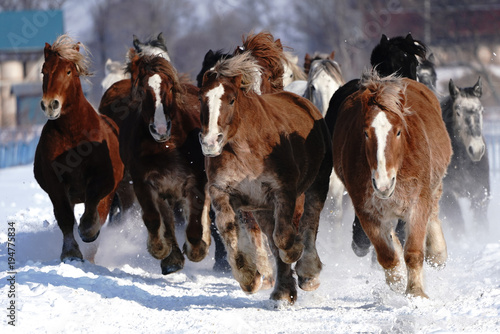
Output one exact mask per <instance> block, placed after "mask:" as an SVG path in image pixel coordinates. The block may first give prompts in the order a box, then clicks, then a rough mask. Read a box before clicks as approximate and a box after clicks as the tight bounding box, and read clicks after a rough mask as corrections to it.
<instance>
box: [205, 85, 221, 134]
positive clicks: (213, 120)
mask: <svg viewBox="0 0 500 334" xmlns="http://www.w3.org/2000/svg"><path fill="white" fill-rule="evenodd" d="M222 95H224V86H222V84H219V85H218V86H217V87H215V88H212V89H211V90H209V91H208V92H207V94H206V96H207V98H208V114H209V117H208V133H207V135H206V136H205V139H206V141H207V142H209V143H210V142H216V141H217V136H218V135H219V126H218V125H217V121H218V120H219V115H220V107H221V105H222V101H221V98H222Z"/></svg>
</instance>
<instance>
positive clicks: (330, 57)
mask: <svg viewBox="0 0 500 334" xmlns="http://www.w3.org/2000/svg"><path fill="white" fill-rule="evenodd" d="M328 59H330V60H334V59H335V51H332V53H330V56H329V57H328Z"/></svg>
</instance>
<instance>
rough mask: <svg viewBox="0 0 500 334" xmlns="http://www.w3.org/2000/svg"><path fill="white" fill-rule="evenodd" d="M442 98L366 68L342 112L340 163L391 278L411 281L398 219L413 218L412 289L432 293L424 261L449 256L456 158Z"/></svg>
mask: <svg viewBox="0 0 500 334" xmlns="http://www.w3.org/2000/svg"><path fill="white" fill-rule="evenodd" d="M451 153H452V150H451V143H450V139H449V137H448V133H447V132H446V127H445V125H444V122H443V120H442V118H441V110H440V106H439V102H438V100H437V98H436V96H435V95H434V93H433V92H432V91H430V90H429V89H428V88H427V87H426V86H425V85H423V84H421V83H418V82H416V81H413V80H409V79H406V78H398V77H396V76H388V77H384V78H381V77H379V75H378V73H377V72H375V71H371V72H366V73H364V75H363V77H362V79H361V80H360V82H359V89H358V91H357V92H355V93H354V94H352V95H350V96H349V97H348V98H347V99H346V101H345V102H344V103H343V104H342V106H341V107H340V109H339V111H338V117H337V122H336V124H335V131H334V134H333V157H334V159H333V160H334V168H335V171H336V172H337V175H338V176H339V177H340V179H341V180H342V182H343V183H344V185H345V187H346V189H347V191H348V193H349V195H350V197H351V200H352V203H353V205H354V210H355V212H356V215H357V217H358V218H359V220H360V222H361V226H362V227H363V230H364V231H365V232H366V234H367V235H368V237H369V239H370V241H371V242H372V243H373V245H374V247H375V251H376V253H377V259H378V262H379V263H380V264H381V265H382V267H383V268H384V270H385V275H386V281H387V283H388V284H389V285H390V286H391V287H394V288H399V285H400V284H402V282H403V278H404V272H401V271H402V270H403V266H402V264H401V263H400V258H401V255H402V254H401V253H402V249H401V244H400V243H399V240H398V239H397V238H396V237H395V234H394V226H393V224H394V223H395V220H396V219H402V220H404V221H405V222H407V223H406V241H405V245H404V261H405V263H406V269H407V278H408V284H407V287H406V293H407V294H409V295H413V296H421V297H427V295H426V294H425V292H424V288H423V273H422V266H423V261H424V257H425V259H426V261H427V262H429V263H431V264H435V265H443V264H444V263H445V261H446V258H447V251H446V242H445V240H444V236H443V232H442V228H441V222H440V220H439V199H440V197H441V193H442V189H443V183H442V178H443V176H444V175H445V173H446V168H447V167H448V164H449V162H450V157H451Z"/></svg>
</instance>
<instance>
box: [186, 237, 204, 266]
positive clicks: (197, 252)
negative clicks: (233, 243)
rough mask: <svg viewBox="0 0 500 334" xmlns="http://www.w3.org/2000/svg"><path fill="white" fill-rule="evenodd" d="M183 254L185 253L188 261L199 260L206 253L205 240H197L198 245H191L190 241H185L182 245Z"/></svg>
mask: <svg viewBox="0 0 500 334" xmlns="http://www.w3.org/2000/svg"><path fill="white" fill-rule="evenodd" d="M182 250H183V252H184V254H186V256H187V258H188V259H189V261H192V262H200V261H201V260H203V259H204V258H205V256H207V254H208V245H207V244H206V243H205V241H203V240H202V241H200V242H198V245H196V246H193V244H191V243H190V242H188V241H186V242H185V243H184V245H183V246H182Z"/></svg>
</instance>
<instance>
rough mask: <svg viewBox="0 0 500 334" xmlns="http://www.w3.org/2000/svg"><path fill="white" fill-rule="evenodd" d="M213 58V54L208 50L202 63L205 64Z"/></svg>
mask: <svg viewBox="0 0 500 334" xmlns="http://www.w3.org/2000/svg"><path fill="white" fill-rule="evenodd" d="M213 56H214V52H213V51H212V49H210V50H208V52H207V53H205V58H204V59H203V61H204V62H207V61H209V60H210V58H212V57H213Z"/></svg>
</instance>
